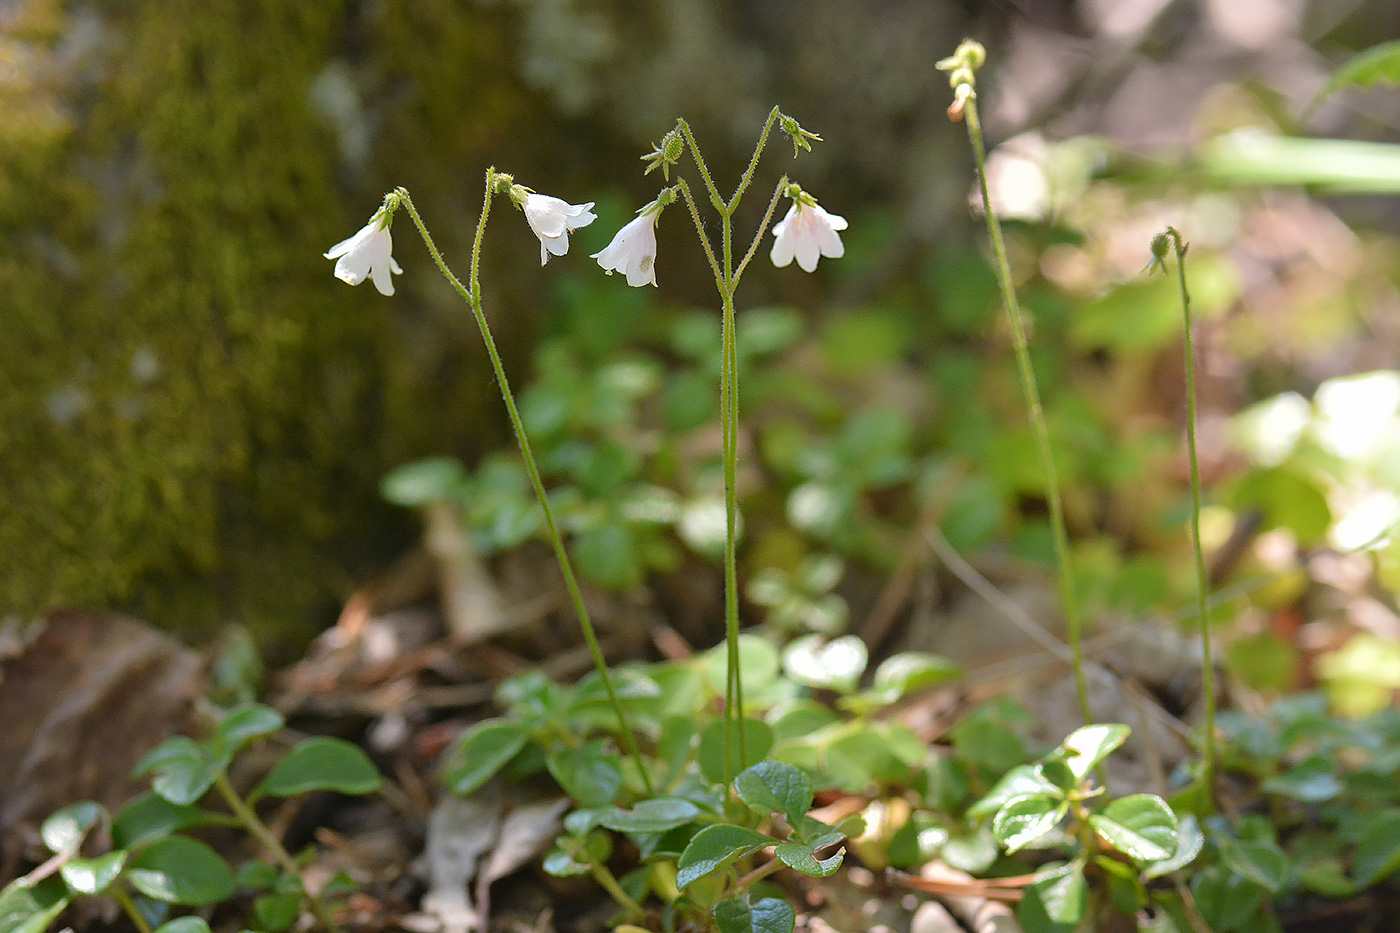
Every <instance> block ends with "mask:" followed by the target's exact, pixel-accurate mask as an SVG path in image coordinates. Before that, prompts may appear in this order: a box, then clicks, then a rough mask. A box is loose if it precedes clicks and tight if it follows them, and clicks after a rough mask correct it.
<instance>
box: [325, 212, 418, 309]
mask: <svg viewBox="0 0 1400 933" xmlns="http://www.w3.org/2000/svg"><path fill="white" fill-rule="evenodd" d="M393 249H394V241H393V238H392V237H390V235H389V215H388V212H387V211H385V210H383V209H382V208H381V209H380V210H379V211H378V212H377V213H375V215H374V216H373V217H371V218H370V219H369V223H367V224H365V225H364V227H362V228H361V229H360V232H359V233H357V234H355V235H354V236H352V237H351V238H350V239H348V240H341V241H340V242H339V243H337V244H335V245H334V246H332V247H331V248H330V249H329V250H327V251H326V258H327V259H334V260H336V264H335V277H336V278H338V279H340V280H341V281H342V282H348V283H350V284H351V285H359V284H360V283H361V282H363V281H364V280H365V277H366V276H368V277H369V278H370V279H372V280H373V281H374V287H375V288H377V289H379V293H380V294H381V295H392V294H393V293H394V279H393V276H392V275H391V274H390V273H395V274H399V275H402V274H403V270H402V269H400V268H399V264H398V263H397V262H394V257H393V256H392V255H390V254H391V253H392V252H393Z"/></svg>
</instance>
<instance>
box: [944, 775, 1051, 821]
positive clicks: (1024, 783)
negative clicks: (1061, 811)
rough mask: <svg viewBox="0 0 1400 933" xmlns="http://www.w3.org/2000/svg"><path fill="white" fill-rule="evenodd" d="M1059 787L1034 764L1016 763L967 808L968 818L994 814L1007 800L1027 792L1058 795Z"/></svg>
mask: <svg viewBox="0 0 1400 933" xmlns="http://www.w3.org/2000/svg"><path fill="white" fill-rule="evenodd" d="M1059 793H1060V788H1059V787H1057V786H1056V785H1055V784H1052V783H1051V782H1050V781H1049V780H1047V779H1046V777H1045V776H1044V774H1043V773H1042V772H1041V770H1040V768H1038V767H1037V766H1035V765H1017V766H1016V767H1014V768H1012V769H1011V770H1010V771H1008V772H1006V773H1005V774H1004V775H1002V777H1001V780H999V781H997V782H996V784H995V785H993V787H992V789H991V790H989V791H987V795H986V796H985V797H983V798H982V799H981V800H979V801H977V802H976V803H974V804H973V805H972V806H971V807H969V808H968V811H967V815H968V818H969V819H974V820H979V819H982V818H984V817H988V816H993V815H995V814H996V813H997V812H998V811H999V810H1001V808H1002V807H1003V806H1005V805H1006V802H1007V801H1008V800H1011V799H1012V798H1013V797H1024V796H1026V795H1028V794H1042V795H1045V796H1049V797H1055V796H1058V795H1059Z"/></svg>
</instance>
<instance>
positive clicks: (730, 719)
mask: <svg viewBox="0 0 1400 933" xmlns="http://www.w3.org/2000/svg"><path fill="white" fill-rule="evenodd" d="M775 124H778V125H780V126H781V128H782V130H783V132H785V133H787V134H788V136H789V138H790V139H791V140H792V141H793V154H794V157H796V153H797V152H798V151H799V150H801V149H810V148H811V146H810V141H811V140H819V139H820V138H821V137H819V136H817V135H816V134H814V133H809V132H807V131H806V130H803V129H802V127H801V126H799V125H798V123H797V121H796V120H794V119H792V118H791V117H788V116H785V115H784V114H783V113H782V112H781V111H780V110H779V109H778V108H777V107H774V108H773V110H772V112H771V113H769V114H768V120H767V122H765V123H764V125H763V132H762V133H760V134H759V138H758V143H757V145H755V147H754V152H753V156H752V158H750V159H749V164H748V168H746V169H745V170H744V174H743V176H742V177H741V178H740V179H739V184H738V187H736V188H735V190H734V194H733V195H731V196H730V198H729V199H728V200H725V199H724V198H722V197H721V196H720V193H719V189H718V188H716V187H715V183H714V179H713V178H712V177H711V175H710V170H709V168H708V167H707V166H706V165H705V159H704V157H703V156H702V155H701V154H700V147H699V146H697V145H696V143H695V137H694V135H693V134H692V133H691V131H690V125H689V124H688V123H686V121H685V120H683V119H678V120H677V121H676V126H675V128H674V129H673V130H671V131H670V132H669V133H667V134H666V136H665V137H664V138H663V140H662V142H661V144H660V145H658V146H656V147H655V149H654V150H653V151H652V152H651V153H648V154H647V155H645V156H643V157H642V158H643V159H644V160H645V161H646V162H647V172H651V171H653V170H655V169H656V168H661V169H662V174H663V175H666V176H667V177H668V178H669V172H670V169H671V167H673V166H674V165H676V163H677V162H678V161H679V159H680V157H681V156H682V154H683V153H684V152H685V151H687V150H688V151H689V152H690V155H691V158H692V159H694V160H695V166H696V168H697V169H698V170H699V172H700V177H701V180H702V181H703V182H704V185H705V191H706V193H707V194H708V195H709V198H710V203H711V205H713V207H714V209H715V210H716V211H717V212H718V213H719V216H720V237H721V240H720V251H719V255H718V257H716V253H715V249H714V247H713V245H712V244H711V242H710V238H709V236H708V235H707V234H706V232H705V224H704V221H702V220H701V218H700V212H699V209H698V208H697V206H696V203H695V198H694V197H693V196H692V195H691V192H690V186H689V185H688V184H687V183H686V181H685V179H683V178H682V179H678V180H677V182H676V184H675V186H674V187H672V188H669V189H666V191H665V192H663V197H664V198H665V200H664V201H663V200H662V198H658V201H657V202H654V203H669V201H672V200H674V199H675V197H676V194H677V193H679V194H680V196H681V197H683V198H684V199H685V203H686V207H687V208H688V209H689V211H690V216H691V219H692V220H693V221H694V222H695V232H696V233H697V234H698V235H699V237H700V242H701V244H702V245H703V247H704V249H705V258H706V259H707V260H708V261H709V263H710V270H711V271H712V272H713V273H714V276H715V289H716V291H718V292H719V296H720V303H721V308H722V311H721V324H720V424H721V435H722V438H723V459H724V527H725V544H724V617H725V644H726V647H727V661H728V663H727V673H726V678H725V703H724V773H725V783H726V784H728V783H729V782H730V781H732V779H733V777H734V774H735V773H736V772H737V771H739V770H741V769H742V768H743V767H744V766H745V763H746V762H747V752H748V749H747V742H746V737H745V734H744V718H743V717H744V712H743V710H744V686H743V678H742V672H741V669H740V667H741V659H740V656H739V582H738V570H737V566H738V558H737V554H738V525H739V523H738V517H739V516H738V497H737V490H736V486H735V479H736V475H737V472H738V447H739V445H738V438H739V434H738V431H739V427H738V426H739V356H738V349H737V347H738V341H737V333H736V323H735V313H734V293H735V291H736V289H737V288H738V285H739V278H740V277H741V276H742V275H743V272H744V269H745V267H746V266H747V265H748V263H749V260H751V259H752V258H753V256H754V253H756V252H757V250H758V247H759V244H760V243H761V242H762V239H763V235H764V233H765V232H766V231H767V229H768V225H769V224H770V223H771V222H772V219H773V211H774V209H775V208H776V207H777V205H778V200H779V199H780V198H781V197H782V196H783V195H784V194H785V193H787V194H789V195H790V196H791V197H792V198H793V199H794V203H793V208H792V211H790V212H789V216H788V219H787V220H786V221H784V223H783V224H780V225H779V228H781V230H779V229H778V228H775V233H778V237H777V241H776V242H775V244H774V248H773V261H774V263H775V264H776V265H778V266H784V265H787V264H788V263H789V262H791V261H792V259H793V258H794V257H795V258H797V260H798V264H799V265H800V266H802V268H803V269H806V270H807V271H809V272H810V271H812V269H814V268H815V267H816V261H817V257H818V256H821V255H825V256H829V257H836V256H840V255H841V254H842V252H843V251H844V250H843V248H842V247H841V241H840V238H839V237H838V236H837V235H836V232H835V231H837V230H841V229H844V228H845V226H846V222H845V220H844V219H842V218H840V217H837V216H836V215H832V214H827V213H826V212H825V211H823V210H822V209H821V208H820V207H817V205H816V201H815V199H813V198H811V196H810V195H806V194H805V193H803V192H802V190H801V189H800V188H797V186H795V185H789V183H788V179H787V177H786V176H784V177H783V178H782V179H781V180H780V181H779V182H778V186H777V188H776V189H775V190H774V192H773V197H772V199H771V200H770V201H769V203H768V210H767V211H766V212H765V214H764V216H763V221H762V223H760V224H759V227H758V230H757V231H756V232H755V234H754V238H753V240H752V242H751V243H750V245H749V248H748V250H747V251H746V252H745V253H744V255H743V258H742V259H740V260H739V262H738V264H737V265H736V264H735V262H734V258H735V257H734V238H733V229H734V228H733V221H734V212H735V210H736V209H737V208H738V206H739V200H740V199H741V198H742V197H743V195H744V192H745V191H746V190H748V187H749V185H751V184H752V183H753V178H754V172H755V171H756V170H757V168H758V162H759V159H760V157H761V156H762V155H763V150H764V146H765V145H766V144H767V142H768V137H769V134H770V133H771V132H772V130H773V127H774V125H775ZM650 206H651V205H648V208H649V207H650ZM641 213H642V214H643V217H645V216H646V213H647V208H644V209H643V211H642V212H641ZM798 215H802V218H801V219H800V220H797V219H796V218H798ZM641 219H642V218H640V217H639V218H638V220H634V221H632V224H629V225H628V227H631V226H633V225H635V224H638V221H640V220H641ZM626 232H627V228H626V227H625V228H623V231H622V232H620V233H619V234H618V236H617V238H616V239H615V240H614V241H613V245H612V246H610V247H609V248H608V249H609V250H611V249H613V247H615V246H618V245H619V241H620V240H623V234H624V233H626ZM833 241H834V242H833ZM619 252H621V250H619ZM607 253H608V250H604V251H603V253H600V254H599V255H598V257H597V258H598V259H599V262H600V263H603V265H604V268H610V269H611V268H619V269H621V268H623V266H621V265H618V264H616V262H615V263H614V264H613V265H611V266H610V265H609V264H608V263H607V262H604V258H605V254H607ZM607 258H610V259H612V258H614V257H607ZM628 284H633V285H635V284H639V283H637V282H634V281H633V280H632V275H631V273H630V272H629V274H628ZM736 753H737V759H736Z"/></svg>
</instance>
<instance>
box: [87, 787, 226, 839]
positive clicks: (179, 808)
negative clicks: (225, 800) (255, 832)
mask: <svg viewBox="0 0 1400 933" xmlns="http://www.w3.org/2000/svg"><path fill="white" fill-rule="evenodd" d="M212 822H215V818H214V816H213V815H212V814H210V813H207V812H205V811H204V810H201V809H199V808H198V807H192V806H189V805H188V804H175V803H171V802H170V801H168V800H166V799H165V798H164V797H162V796H160V795H159V794H155V793H150V794H142V795H141V796H140V797H137V798H136V799H134V800H132V801H130V802H129V803H127V805H126V806H124V807H122V808H121V810H119V811H118V812H117V816H116V819H114V820H112V844H113V845H114V846H116V847H117V848H119V849H134V848H136V847H137V846H139V845H141V844H143V843H146V842H150V841H151V840H152V839H159V838H160V837H161V836H168V835H170V834H171V833H175V832H179V831H180V830H182V829H189V828H191V827H193V826H206V825H208V824H210V823H212Z"/></svg>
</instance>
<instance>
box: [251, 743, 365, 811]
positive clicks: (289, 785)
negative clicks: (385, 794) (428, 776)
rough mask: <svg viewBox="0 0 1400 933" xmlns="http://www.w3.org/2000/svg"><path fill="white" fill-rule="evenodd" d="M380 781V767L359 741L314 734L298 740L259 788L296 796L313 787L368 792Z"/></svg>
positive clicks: (266, 792)
mask: <svg viewBox="0 0 1400 933" xmlns="http://www.w3.org/2000/svg"><path fill="white" fill-rule="evenodd" d="M383 783H384V779H383V778H382V777H380V774H379V769H378V768H376V767H375V766H374V763H373V762H371V761H370V760H369V756H368V755H366V754H365V753H364V751H363V750H362V749H361V748H360V747H359V746H358V745H355V744H354V743H352V742H347V741H345V740H344V739H337V738H331V737H330V736H313V737H311V738H309V739H305V740H303V741H301V742H299V743H297V745H296V747H295V748H293V749H292V750H291V751H290V752H288V753H287V757H285V758H283V759H282V760H281V761H280V762H278V763H277V767H275V768H273V769H272V773H270V774H269V775H268V776H267V777H265V778H263V782H262V784H260V785H259V787H258V790H259V792H260V793H263V794H271V795H272V796H273V797H295V796H296V795H297V794H305V793H307V792H308V791H313V790H328V791H335V792H336V793H341V794H371V793H373V792H375V791H377V790H379V787H380V785H382V784H383Z"/></svg>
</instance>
